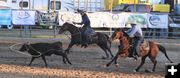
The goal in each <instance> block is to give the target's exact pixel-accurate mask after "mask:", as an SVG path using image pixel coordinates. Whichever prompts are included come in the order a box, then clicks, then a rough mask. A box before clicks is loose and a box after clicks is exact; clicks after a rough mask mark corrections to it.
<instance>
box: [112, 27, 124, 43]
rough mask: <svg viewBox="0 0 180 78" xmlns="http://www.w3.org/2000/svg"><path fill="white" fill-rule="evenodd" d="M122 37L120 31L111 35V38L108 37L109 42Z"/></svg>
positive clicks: (122, 34)
mask: <svg viewBox="0 0 180 78" xmlns="http://www.w3.org/2000/svg"><path fill="white" fill-rule="evenodd" d="M123 36H124V33H123V31H122V30H121V29H117V30H115V31H114V33H113V34H112V36H111V37H110V40H111V41H113V40H116V39H121V38H122V37H123Z"/></svg>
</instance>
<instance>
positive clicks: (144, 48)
mask: <svg viewBox="0 0 180 78" xmlns="http://www.w3.org/2000/svg"><path fill="white" fill-rule="evenodd" d="M115 39H118V40H120V44H121V45H120V46H119V47H118V49H119V50H118V52H117V54H116V55H115V57H114V58H113V59H112V60H111V61H110V62H109V63H108V64H106V65H105V67H107V66H109V65H110V64H111V63H112V62H113V61H115V62H114V63H115V65H116V66H118V63H117V59H118V56H121V57H128V56H129V53H130V51H132V50H131V48H132V47H131V45H130V44H129V39H130V38H129V37H128V35H127V34H126V33H125V32H124V31H123V30H121V29H117V30H116V31H115V32H114V33H113V35H112V36H111V40H115ZM159 51H161V52H162V53H163V54H165V56H166V58H167V59H168V60H169V61H170V62H171V63H172V61H171V60H170V59H169V57H168V55H167V53H166V49H165V48H164V47H163V46H162V45H160V44H157V43H156V42H154V41H146V40H144V41H143V43H142V44H141V45H140V56H141V64H140V65H139V66H138V67H137V68H136V69H135V70H134V72H136V71H138V70H139V69H140V68H141V66H142V65H143V64H144V63H145V59H146V57H149V58H150V60H151V61H152V63H153V64H154V66H153V69H152V71H150V72H154V71H155V67H156V63H157V60H156V57H157V55H158V53H159Z"/></svg>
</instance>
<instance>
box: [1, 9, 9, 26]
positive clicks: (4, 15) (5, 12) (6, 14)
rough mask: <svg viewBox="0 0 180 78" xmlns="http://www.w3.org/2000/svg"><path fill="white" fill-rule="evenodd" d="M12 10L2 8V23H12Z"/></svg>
mask: <svg viewBox="0 0 180 78" xmlns="http://www.w3.org/2000/svg"><path fill="white" fill-rule="evenodd" d="M11 20H12V18H11V10H10V9H0V25H11Z"/></svg>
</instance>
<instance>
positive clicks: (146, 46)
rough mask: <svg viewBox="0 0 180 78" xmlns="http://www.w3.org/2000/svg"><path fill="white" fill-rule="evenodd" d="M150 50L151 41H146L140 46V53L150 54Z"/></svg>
mask: <svg viewBox="0 0 180 78" xmlns="http://www.w3.org/2000/svg"><path fill="white" fill-rule="evenodd" d="M149 50H150V44H149V41H147V40H144V41H143V42H142V43H141V45H140V52H142V51H143V52H148V51H149Z"/></svg>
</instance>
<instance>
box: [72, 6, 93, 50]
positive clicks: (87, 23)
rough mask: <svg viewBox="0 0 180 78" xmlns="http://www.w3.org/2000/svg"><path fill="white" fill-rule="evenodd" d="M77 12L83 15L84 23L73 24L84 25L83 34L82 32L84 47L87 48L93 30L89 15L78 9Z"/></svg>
mask: <svg viewBox="0 0 180 78" xmlns="http://www.w3.org/2000/svg"><path fill="white" fill-rule="evenodd" d="M77 12H78V13H80V14H81V18H82V21H81V23H75V22H73V23H74V24H79V25H83V27H82V32H81V33H82V46H84V47H85V48H86V47H87V46H88V43H87V36H88V35H89V34H90V32H89V30H92V28H91V26H90V20H89V17H88V16H87V14H86V13H85V12H84V11H82V10H79V9H77Z"/></svg>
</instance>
